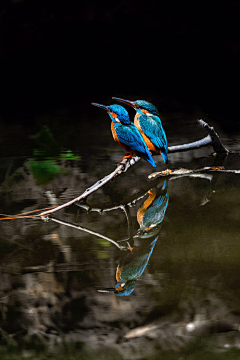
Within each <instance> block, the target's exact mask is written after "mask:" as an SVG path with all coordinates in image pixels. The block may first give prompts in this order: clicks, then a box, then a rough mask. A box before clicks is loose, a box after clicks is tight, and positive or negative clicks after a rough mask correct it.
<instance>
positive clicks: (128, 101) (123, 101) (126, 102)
mask: <svg viewBox="0 0 240 360" xmlns="http://www.w3.org/2000/svg"><path fill="white" fill-rule="evenodd" d="M112 99H114V100H117V101H119V102H122V103H124V104H127V105H129V106H131V107H133V108H134V109H136V108H138V106H137V104H136V103H135V102H134V101H130V100H125V99H120V98H117V97H112Z"/></svg>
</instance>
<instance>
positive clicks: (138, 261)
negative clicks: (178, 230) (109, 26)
mask: <svg viewBox="0 0 240 360" xmlns="http://www.w3.org/2000/svg"><path fill="white" fill-rule="evenodd" d="M168 201H169V193H168V183H167V181H165V182H164V184H163V186H162V187H161V188H160V189H158V188H153V189H151V190H149V191H148V197H147V199H146V200H145V201H144V203H143V204H142V205H141V206H140V208H139V209H138V212H137V221H138V223H139V226H140V228H139V229H138V231H137V233H136V235H135V236H134V237H133V240H132V241H131V244H130V242H129V243H128V244H129V245H128V247H129V250H130V251H128V252H127V253H125V254H123V256H122V258H121V260H120V262H119V264H118V266H117V270H116V281H117V284H116V285H115V287H114V288H108V289H104V290H98V291H99V292H110V291H114V293H115V294H116V295H117V296H128V295H130V294H131V293H132V292H133V290H134V287H135V284H136V281H137V280H138V279H139V277H140V276H141V275H142V274H143V272H144V270H145V268H146V266H147V264H148V262H149V259H150V257H151V255H152V252H153V249H154V247H155V245H156V242H157V240H158V236H157V237H156V238H155V239H154V240H153V237H155V236H156V235H157V234H158V233H159V231H160V229H161V227H162V222H163V219H164V215H165V212H166V209H167V206H168ZM128 224H130V222H129V221H128ZM137 239H138V241H137ZM136 242H138V246H136V245H135V243H136Z"/></svg>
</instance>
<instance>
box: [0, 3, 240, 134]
mask: <svg viewBox="0 0 240 360" xmlns="http://www.w3.org/2000/svg"><path fill="white" fill-rule="evenodd" d="M209 3H211V2H208V3H207V2H206V3H205V2H203V1H201V2H192V3H191V4H186V5H185V4H184V3H182V2H178V3H177V4H176V3H174V2H170V1H169V2H160V1H152V0H148V1H135V0H129V1H124V0H123V1H120V2H114V1H104V2H101V1H91V0H89V1H86V2H84V1H71V0H70V1H69V0H68V1H62V2H60V1H55V0H47V1H43V0H12V1H10V0H5V1H1V10H0V53H1V58H2V62H1V64H2V69H1V92H2V94H1V103H0V115H1V120H2V121H3V122H5V123H6V122H7V123H9V122H20V123H22V124H24V125H27V126H30V125H31V124H33V123H34V117H35V116H36V115H39V114H44V113H45V112H48V111H52V110H54V109H58V108H62V107H67V108H72V109H74V108H76V109H78V111H79V121H81V120H80V119H81V114H83V113H85V114H88V116H91V114H93V115H92V116H95V114H96V112H94V111H95V110H89V108H91V106H90V103H91V101H95V102H102V103H106V101H110V97H111V96H125V98H129V99H137V98H143V99H146V100H148V99H152V98H154V99H159V102H158V100H157V101H156V102H157V104H156V105H157V106H159V103H160V101H161V99H164V98H165V97H166V98H168V97H169V98H172V99H176V100H177V101H180V102H181V103H182V104H184V106H186V108H187V107H191V106H199V107H200V108H201V109H203V110H204V111H206V112H207V113H208V114H210V115H211V116H213V117H215V119H216V120H217V121H219V123H220V124H221V125H222V126H223V127H224V128H228V127H230V128H231V130H236V129H237V128H238V118H239V39H238V34H239V27H238V23H239V2H238V1H228V2H227V1H225V2H218V3H215V5H214V6H213V5H209ZM79 109H81V110H79ZM159 111H160V112H161V109H160V108H159Z"/></svg>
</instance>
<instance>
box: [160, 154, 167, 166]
mask: <svg viewBox="0 0 240 360" xmlns="http://www.w3.org/2000/svg"><path fill="white" fill-rule="evenodd" d="M161 153H162V158H163V161H164V162H165V164H168V156H167V154H166V153H164V152H163V151H162V152H161Z"/></svg>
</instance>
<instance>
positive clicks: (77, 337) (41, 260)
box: [0, 114, 240, 359]
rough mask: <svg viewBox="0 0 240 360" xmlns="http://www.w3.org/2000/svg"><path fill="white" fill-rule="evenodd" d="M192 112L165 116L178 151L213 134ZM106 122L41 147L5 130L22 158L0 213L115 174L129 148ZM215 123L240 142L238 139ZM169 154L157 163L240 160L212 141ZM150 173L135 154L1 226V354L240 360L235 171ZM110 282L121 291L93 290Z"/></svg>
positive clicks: (0, 176) (5, 187) (2, 170)
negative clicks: (123, 168)
mask: <svg viewBox="0 0 240 360" xmlns="http://www.w3.org/2000/svg"><path fill="white" fill-rule="evenodd" d="M192 118H194V116H193V114H191V116H190V115H188V117H184V115H182V114H166V115H165V117H164V119H163V122H164V127H165V129H166V132H167V135H168V141H169V145H175V144H180V143H186V142H191V141H193V140H197V139H199V138H201V137H204V136H205V135H206V133H205V131H204V130H203V129H202V128H200V127H199V126H197V125H196V123H195V121H194V120H192ZM205 120H206V121H208V122H209V124H210V125H214V119H205ZM103 124H104V125H102V126H100V125H98V127H95V128H94V131H93V132H90V131H89V128H90V125H89V124H85V125H84V126H83V127H82V128H78V129H77V130H78V133H76V131H74V129H73V128H71V130H70V134H69V136H68V138H70V139H72V143H71V141H69V142H68V144H67V145H68V146H65V145H66V143H64V140H62V141H63V142H61V139H63V138H64V132H65V130H66V127H63V129H62V134H61V129H58V131H56V130H55V129H54V127H53V128H51V126H50V125H48V127H41V126H39V129H38V132H37V133H35V137H31V139H32V140H31V141H32V148H31V146H27V147H26V148H25V147H24V144H21V146H20V147H18V146H17V144H19V137H18V138H17V137H16V136H14V134H10V135H9V134H8V135H7V136H9V139H8V140H11V144H13V146H12V147H11V148H12V150H11V151H12V153H14V155H13V154H12V156H11V157H9V156H4V157H2V158H1V162H0V180H1V184H0V196H1V204H0V211H1V213H2V214H9V215H14V214H18V213H25V212H29V211H33V210H35V209H42V208H46V207H48V206H51V205H58V204H62V203H64V202H67V201H69V200H71V199H73V198H75V197H77V196H79V195H80V194H82V193H83V192H84V191H85V190H86V189H87V188H88V187H89V186H91V185H92V184H94V183H95V182H96V181H97V180H99V179H101V178H103V177H104V176H105V175H107V174H109V173H110V172H111V171H113V170H114V169H115V167H116V164H117V163H118V162H119V161H120V160H121V158H122V156H123V155H124V153H123V152H122V150H121V149H120V148H118V146H117V145H116V144H115V143H114V142H113V140H112V138H111V134H110V129H109V122H107V121H106V123H105V122H103ZM80 130H81V135H79V134H80ZM216 130H217V131H218V132H219V135H220V136H221V139H222V141H223V142H224V144H225V145H226V146H227V147H228V148H229V149H230V150H237V149H239V141H240V134H234V135H233V134H231V135H229V134H225V133H222V132H221V129H218V128H217V125H216ZM16 133H17V131H16ZM6 134H7V131H6ZM36 134H37V135H36ZM30 135H31V136H32V135H33V134H25V136H26V142H27V143H28V141H29V139H30ZM100 135H101V136H100ZM22 138H24V132H23V134H22ZM15 143H16V146H14V144H15ZM63 143H64V145H63ZM71 145H72V146H71ZM3 152H4V151H3ZM5 152H6V153H7V150H6V148H5ZM22 154H23V155H24V156H22ZM169 160H170V163H169V164H168V166H166V165H165V164H163V162H162V160H161V158H159V159H156V162H157V165H158V167H157V170H158V171H161V170H164V169H166V168H167V167H168V168H170V169H172V170H174V169H178V168H179V167H184V168H190V169H197V168H201V167H204V166H224V167H225V169H239V168H240V159H239V155H238V154H229V155H228V156H224V155H221V156H220V155H218V156H213V154H212V148H211V147H206V148H203V149H199V150H194V151H189V152H185V153H176V154H170V155H169ZM154 171H155V169H153V168H152V167H151V165H149V164H148V163H146V162H144V161H140V162H139V163H138V164H136V165H135V166H134V167H132V168H130V169H129V170H128V171H127V172H126V173H124V174H122V175H121V176H119V177H118V178H115V179H114V180H113V181H111V182H109V183H108V184H107V185H105V186H104V187H102V188H101V189H99V190H98V191H97V192H95V193H93V194H92V195H90V196H89V197H88V198H87V200H86V202H82V203H79V204H78V205H77V204H74V205H71V206H69V207H67V208H65V209H63V210H60V211H58V212H56V213H54V215H53V216H52V217H50V219H49V221H43V220H42V219H41V218H35V219H29V218H24V219H11V220H5V221H3V220H1V222H0V228H1V230H0V248H1V259H0V272H1V281H0V331H1V346H2V352H3V353H4V354H5V355H4V356H5V357H6V358H9V359H10V358H14V356H16V358H21V357H23V358H27V357H28V358H52V357H53V358H54V356H55V355H54V354H57V355H56V356H57V357H58V358H70V356H72V358H102V359H113V358H116V359H122V358H124V359H144V358H150V357H153V358H162V359H201V358H203V356H204V357H205V358H207V359H215V358H216V359H217V358H220V359H233V358H234V359H239V358H240V353H239V352H238V349H239V347H240V335H239V326H240V289H239V282H240V271H239V270H240V265H239V264H240V242H239V235H240V225H239V216H240V207H239V203H240V181H239V177H240V175H239V174H233V173H219V172H212V173H201V174H198V176H186V177H180V178H169V179H168V180H166V181H165V178H157V179H155V180H150V179H148V175H149V174H151V173H152V172H154ZM148 201H149V203H147V202H148ZM144 206H145V208H144ZM146 209H148V212H147V210H146ZM144 213H145V214H146V215H147V219H146V218H144V217H143V214H144ZM56 220H60V221H62V223H61V224H60V223H59V222H56ZM72 225H74V226H76V227H79V228H78V229H77V228H74V227H73V226H72ZM109 239H110V240H112V241H114V242H118V241H121V240H125V241H122V242H119V243H117V244H119V245H121V246H123V247H125V250H120V249H119V248H118V247H117V246H115V245H114V243H113V242H110V241H109ZM126 240H127V241H126ZM126 248H132V251H130V250H129V249H128V250H126ZM117 269H118V272H117V280H118V281H117V280H116V270H117ZM120 272H121V275H120ZM117 283H118V285H117V287H116V284H117ZM115 287H116V288H115ZM106 288H112V289H114V288H115V290H117V291H118V292H114V291H110V292H109V293H102V292H99V291H98V290H102V289H106ZM119 289H120V290H119ZM126 294H129V295H128V296H119V295H126ZM36 351H37V352H36ZM11 356H12V357H11ZM161 356H162V357H161Z"/></svg>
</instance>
